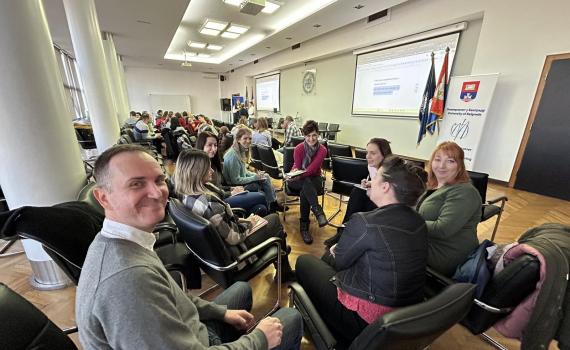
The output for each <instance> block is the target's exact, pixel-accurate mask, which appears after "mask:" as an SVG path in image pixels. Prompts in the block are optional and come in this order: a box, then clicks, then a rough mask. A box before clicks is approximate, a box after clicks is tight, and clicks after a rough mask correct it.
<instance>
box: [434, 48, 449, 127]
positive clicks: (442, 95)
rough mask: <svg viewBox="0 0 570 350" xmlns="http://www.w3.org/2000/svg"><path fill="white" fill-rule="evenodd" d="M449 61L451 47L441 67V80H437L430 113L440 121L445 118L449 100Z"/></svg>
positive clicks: (446, 52) (446, 51) (447, 50)
mask: <svg viewBox="0 0 570 350" xmlns="http://www.w3.org/2000/svg"><path fill="white" fill-rule="evenodd" d="M448 61H449V47H448V48H447V49H446V50H445V57H444V58H443V64H442V65H441V71H440V72H439V78H438V79H437V85H436V88H435V94H434V95H433V98H432V100H431V109H430V112H431V113H432V114H435V115H436V116H437V118H438V119H441V117H443V110H444V108H445V99H446V98H447V84H448V80H449V77H448V73H447V66H448Z"/></svg>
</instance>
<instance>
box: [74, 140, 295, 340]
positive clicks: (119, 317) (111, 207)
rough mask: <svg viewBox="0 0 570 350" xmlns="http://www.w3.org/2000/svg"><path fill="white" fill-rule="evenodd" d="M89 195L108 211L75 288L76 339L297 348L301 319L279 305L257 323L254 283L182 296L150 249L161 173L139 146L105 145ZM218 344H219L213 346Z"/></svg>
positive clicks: (161, 194)
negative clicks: (210, 296)
mask: <svg viewBox="0 0 570 350" xmlns="http://www.w3.org/2000/svg"><path fill="white" fill-rule="evenodd" d="M94 172H95V177H96V178H97V186H96V188H95V189H94V191H93V193H94V196H95V198H96V199H97V201H98V202H99V203H100V204H101V206H103V208H104V209H105V220H104V222H103V228H102V229H101V232H100V233H98V234H97V236H96V237H95V239H94V240H93V242H92V243H91V245H90V247H89V251H88V252H87V256H86V258H85V262H84V264H83V267H82V271H81V277H80V279H79V284H78V286H77V295H76V308H75V311H76V318H75V319H76V320H77V326H78V327H79V329H81V331H80V332H79V339H80V341H81V345H82V347H83V349H85V350H95V349H97V350H98V349H133V350H134V349H137V350H138V349H206V348H208V349H209V348H210V347H213V346H216V345H221V344H222V343H225V344H224V348H225V349H267V348H271V347H273V346H279V347H280V348H283V349H298V348H299V342H300V338H301V336H302V320H301V317H300V315H298V312H297V311H295V310H291V309H287V308H285V309H281V310H279V311H277V312H276V313H275V314H274V315H273V316H274V317H268V318H266V319H263V320H262V321H261V322H260V323H259V324H258V325H257V327H256V328H255V329H254V330H253V331H252V332H251V333H249V334H243V333H244V331H245V330H246V329H247V328H248V327H251V326H252V325H254V324H255V323H254V318H253V315H251V314H250V313H249V312H248V311H247V309H249V308H250V307H251V303H252V298H251V288H250V287H249V285H248V284H247V283H243V282H240V283H236V284H234V285H232V286H231V287H230V288H228V289H227V290H226V291H224V292H223V293H222V294H221V295H220V296H218V297H217V298H216V299H215V300H214V302H209V301H206V300H203V299H200V298H199V297H195V296H193V295H191V294H186V293H185V292H184V291H183V290H182V289H181V288H180V287H179V286H178V284H177V283H176V282H175V281H174V280H173V279H172V277H170V274H169V273H168V272H167V271H166V269H165V267H164V265H163V264H162V262H161V261H160V260H159V258H158V256H157V255H156V253H154V251H153V249H152V248H153V245H154V242H155V236H154V234H153V233H152V231H153V229H154V227H155V225H156V224H157V223H158V222H160V221H161V220H162V219H163V218H164V213H165V207H166V201H167V198H168V188H167V186H166V182H165V180H166V176H165V175H164V174H163V173H162V170H161V168H160V166H159V164H158V163H157V162H156V160H155V159H154V158H153V157H152V156H151V155H150V153H149V152H148V151H147V150H145V149H144V148H142V147H140V146H137V145H132V144H126V145H119V146H115V147H112V148H109V149H107V150H106V151H105V152H103V153H102V154H101V155H100V156H99V158H97V161H96V162H95V170H94ZM215 348H216V349H219V348H221V346H216V347H215Z"/></svg>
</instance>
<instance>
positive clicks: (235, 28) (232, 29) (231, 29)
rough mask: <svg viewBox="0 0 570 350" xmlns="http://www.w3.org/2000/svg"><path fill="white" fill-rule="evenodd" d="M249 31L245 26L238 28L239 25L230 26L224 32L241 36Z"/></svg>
mask: <svg viewBox="0 0 570 350" xmlns="http://www.w3.org/2000/svg"><path fill="white" fill-rule="evenodd" d="M248 30H249V27H246V26H240V25H239V24H233V23H232V24H230V27H229V28H228V29H226V31H228V32H230V33H238V34H243V33H245V32H247V31H248Z"/></svg>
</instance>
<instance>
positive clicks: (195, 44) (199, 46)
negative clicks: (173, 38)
mask: <svg viewBox="0 0 570 350" xmlns="http://www.w3.org/2000/svg"><path fill="white" fill-rule="evenodd" d="M188 46H190V47H195V48H197V49H203V48H205V47H206V44H204V43H199V42H197V41H189V42H188Z"/></svg>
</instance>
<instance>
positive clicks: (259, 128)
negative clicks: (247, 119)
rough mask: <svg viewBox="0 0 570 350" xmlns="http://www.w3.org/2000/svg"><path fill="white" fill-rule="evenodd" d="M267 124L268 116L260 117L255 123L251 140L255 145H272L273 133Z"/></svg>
mask: <svg viewBox="0 0 570 350" xmlns="http://www.w3.org/2000/svg"><path fill="white" fill-rule="evenodd" d="M268 128H269V126H268V124H267V118H265V117H259V118H257V122H256V124H255V130H254V131H253V135H252V139H251V142H252V143H253V144H255V145H264V146H268V147H271V133H270V132H269V130H267V129H268Z"/></svg>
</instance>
